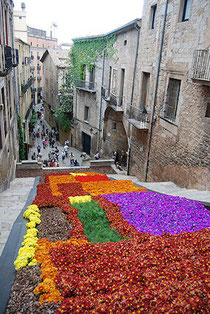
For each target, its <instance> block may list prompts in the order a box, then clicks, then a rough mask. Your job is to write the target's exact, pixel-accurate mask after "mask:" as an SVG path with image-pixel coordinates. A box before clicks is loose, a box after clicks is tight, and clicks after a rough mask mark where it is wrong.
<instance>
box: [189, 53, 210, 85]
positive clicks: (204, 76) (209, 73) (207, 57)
mask: <svg viewBox="0 0 210 314" xmlns="http://www.w3.org/2000/svg"><path fill="white" fill-rule="evenodd" d="M191 73H192V74H191V79H192V80H193V81H194V82H195V83H200V84H202V85H207V86H210V51H209V49H200V50H195V51H194V54H193V63H192V72H191Z"/></svg>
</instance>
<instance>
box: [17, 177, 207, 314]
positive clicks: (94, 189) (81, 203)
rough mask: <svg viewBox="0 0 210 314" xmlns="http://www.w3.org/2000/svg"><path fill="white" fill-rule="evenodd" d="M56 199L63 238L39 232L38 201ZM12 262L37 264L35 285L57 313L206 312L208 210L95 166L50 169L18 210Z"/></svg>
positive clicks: (48, 203)
mask: <svg viewBox="0 0 210 314" xmlns="http://www.w3.org/2000/svg"><path fill="white" fill-rule="evenodd" d="M46 206H47V207H49V215H50V208H52V210H53V207H59V208H60V210H61V211H63V212H64V213H65V215H66V219H67V220H68V221H69V222H70V224H71V226H72V228H71V229H70V230H69V232H68V240H67V241H58V242H55V243H54V242H50V241H49V240H47V239H40V238H39V234H38V233H37V229H36V225H37V224H40V223H42V217H40V214H39V209H41V208H42V207H46ZM24 217H25V218H26V219H28V220H29V222H28V221H27V233H26V235H25V237H24V241H23V243H22V247H21V248H20V250H19V254H18V257H17V260H16V261H15V267H16V269H19V268H21V267H24V266H26V265H31V266H33V265H36V264H37V263H38V264H40V265H41V272H42V274H41V278H40V283H39V285H38V286H37V287H36V289H35V290H34V293H35V294H37V295H39V302H40V303H43V302H54V303H56V304H58V305H59V308H58V310H57V313H123V312H124V313H141V312H142V313H146V312H148V313H208V308H209V304H208V302H209V301H208V300H209V296H208V291H209V290H208V283H209V281H208V275H209V269H208V263H209V246H208V245H209V227H210V212H209V211H208V210H207V209H206V208H205V207H204V206H203V205H202V204H201V203H199V202H196V201H192V200H188V199H186V198H180V197H174V196H168V195H160V194H157V193H154V192H149V191H147V190H146V189H144V188H142V187H136V186H135V185H134V184H133V183H132V181H129V180H116V181H114V180H110V179H109V178H108V177H107V176H106V175H101V174H99V173H94V172H91V173H88V172H87V173H65V174H64V173H62V174H61V173H57V174H48V175H46V178H45V183H42V184H39V185H38V186H37V195H36V197H35V199H34V201H33V203H32V205H31V206H29V207H28V209H27V210H26V211H25V213H24Z"/></svg>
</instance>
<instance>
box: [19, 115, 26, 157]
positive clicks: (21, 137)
mask: <svg viewBox="0 0 210 314" xmlns="http://www.w3.org/2000/svg"><path fill="white" fill-rule="evenodd" d="M17 122H18V132H19V161H22V160H25V154H26V151H25V143H24V132H23V126H22V120H21V117H20V116H18V121H17Z"/></svg>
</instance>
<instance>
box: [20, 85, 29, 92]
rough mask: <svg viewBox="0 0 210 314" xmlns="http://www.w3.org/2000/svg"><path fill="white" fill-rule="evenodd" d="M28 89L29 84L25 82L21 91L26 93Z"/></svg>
mask: <svg viewBox="0 0 210 314" xmlns="http://www.w3.org/2000/svg"><path fill="white" fill-rule="evenodd" d="M27 90H28V84H25V83H23V84H21V92H22V93H23V94H25V93H26V92H27Z"/></svg>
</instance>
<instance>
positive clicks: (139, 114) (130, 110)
mask: <svg viewBox="0 0 210 314" xmlns="http://www.w3.org/2000/svg"><path fill="white" fill-rule="evenodd" d="M126 117H127V120H128V122H129V123H131V124H132V125H134V126H135V127H136V128H137V129H139V130H145V131H147V130H148V129H149V119H148V113H147V111H146V109H145V108H143V109H139V108H135V107H133V106H131V105H127V106H126Z"/></svg>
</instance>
